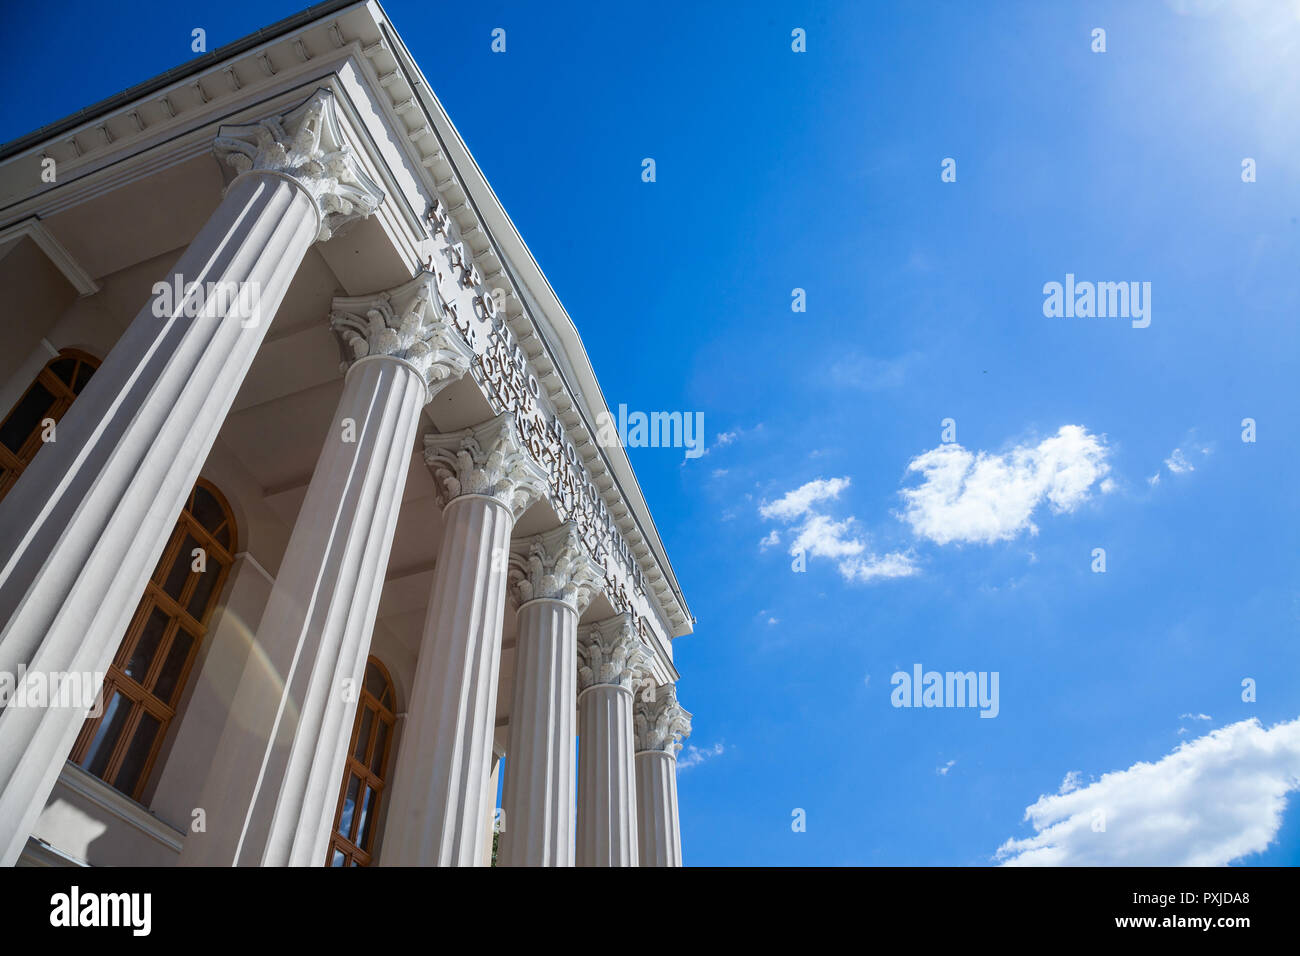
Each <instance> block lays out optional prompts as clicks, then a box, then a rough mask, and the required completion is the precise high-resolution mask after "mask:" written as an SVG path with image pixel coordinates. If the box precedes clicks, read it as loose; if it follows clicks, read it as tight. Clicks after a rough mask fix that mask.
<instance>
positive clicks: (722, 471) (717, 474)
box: [713, 468, 727, 478]
mask: <svg viewBox="0 0 1300 956" xmlns="http://www.w3.org/2000/svg"><path fill="white" fill-rule="evenodd" d="M726 474H727V469H726V468H714V469H713V477H714V478H723V477H726Z"/></svg>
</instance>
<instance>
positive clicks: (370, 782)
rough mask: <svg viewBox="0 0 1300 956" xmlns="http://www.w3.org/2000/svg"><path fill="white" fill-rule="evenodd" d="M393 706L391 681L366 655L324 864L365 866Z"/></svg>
mask: <svg viewBox="0 0 1300 956" xmlns="http://www.w3.org/2000/svg"><path fill="white" fill-rule="evenodd" d="M394 707H395V700H394V694H393V681H392V679H391V678H390V677H389V676H388V671H387V670H385V669H384V665H383V664H381V663H379V661H378V659H376V658H374V657H372V658H370V659H369V660H368V661H366V676H365V680H363V681H362V686H361V699H360V700H359V701H357V718H356V720H354V721H353V722H352V746H351V748H350V749H349V750H348V763H347V767H346V768H344V771H343V789H342V790H340V791H339V806H338V810H337V811H335V813H334V832H333V834H332V835H331V836H330V848H329V853H328V854H327V855H326V857H325V865H326V866H369V865H370V863H371V861H372V859H373V857H372V855H371V853H372V851H373V849H374V846H375V832H376V821H377V820H378V818H379V801H380V799H381V798H382V797H383V793H384V783H385V776H386V775H387V773H388V752H389V750H390V749H392V745H393V724H394V723H396V721H397V717H396V715H395V714H394V712H393V710H394Z"/></svg>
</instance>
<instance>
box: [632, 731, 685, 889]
mask: <svg viewBox="0 0 1300 956" xmlns="http://www.w3.org/2000/svg"><path fill="white" fill-rule="evenodd" d="M636 812H637V818H638V819H637V848H638V850H639V853H640V860H641V865H642V866H681V865H682V835H681V828H680V826H679V824H678V821H677V756H676V755H675V754H673V753H671V752H668V751H663V750H642V751H641V752H639V753H638V754H637V755H636Z"/></svg>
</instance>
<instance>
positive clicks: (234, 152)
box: [213, 89, 384, 242]
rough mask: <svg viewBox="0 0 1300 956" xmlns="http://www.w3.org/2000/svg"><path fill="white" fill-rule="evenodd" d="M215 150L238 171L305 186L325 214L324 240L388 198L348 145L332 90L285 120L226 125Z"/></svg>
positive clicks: (322, 220) (320, 238)
mask: <svg viewBox="0 0 1300 956" xmlns="http://www.w3.org/2000/svg"><path fill="white" fill-rule="evenodd" d="M213 151H214V152H215V153H216V154H217V158H218V159H219V160H221V161H222V162H223V163H224V164H225V165H227V166H229V167H230V168H231V169H233V170H234V171H235V172H236V173H246V172H250V171H253V170H264V171H266V172H271V173H278V174H280V175H282V176H288V177H289V178H290V179H292V180H294V181H295V182H296V183H298V184H299V185H300V186H302V188H303V189H304V190H305V191H306V192H307V194H308V195H310V196H311V197H312V199H313V200H315V202H316V210H317V212H319V213H320V223H321V225H320V232H319V233H318V234H317V236H316V238H317V240H318V241H320V242H324V241H325V240H326V239H328V238H329V237H330V236H332V235H333V234H334V233H335V232H337V231H338V230H339V228H340V227H341V226H343V225H345V224H346V223H349V222H351V221H352V220H354V219H364V218H365V217H366V216H369V215H370V214H371V213H372V212H374V211H375V210H376V209H378V208H379V204H380V203H381V202H382V201H383V199H384V191H383V190H382V189H380V188H379V187H378V186H377V185H376V184H375V183H374V181H373V180H371V179H370V177H369V176H367V175H366V174H365V172H364V171H363V170H362V169H361V165H360V164H359V163H358V162H357V157H356V155H355V154H354V153H353V152H352V147H350V146H348V145H347V143H346V142H345V141H344V137H343V131H342V129H341V128H340V127H339V121H338V116H337V115H336V113H335V105H334V94H333V93H331V92H330V91H329V90H324V89H322V90H317V91H316V92H315V93H313V94H312V95H311V96H310V97H308V99H307V100H306V102H304V103H301V104H299V105H298V106H295V107H294V108H293V109H291V110H289V111H288V112H287V113H284V114H283V115H281V116H272V117H270V118H268V119H264V120H261V121H260V122H257V123H245V124H241V125H238V126H223V127H221V128H220V129H219V130H218V131H217V139H216V142H215V143H214V144H213Z"/></svg>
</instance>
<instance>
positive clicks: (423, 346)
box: [330, 272, 474, 400]
mask: <svg viewBox="0 0 1300 956" xmlns="http://www.w3.org/2000/svg"><path fill="white" fill-rule="evenodd" d="M436 282H437V280H436V278H435V277H434V276H433V274H432V273H429V272H420V273H419V274H418V275H416V277H415V278H414V279H412V280H410V281H409V282H406V283H404V284H402V285H400V286H398V287H397V288H396V289H390V290H389V291H388V292H382V293H380V294H379V295H371V296H340V297H339V298H336V299H335V300H334V301H333V303H331V306H330V328H331V329H333V330H334V331H335V332H337V333H338V336H339V338H340V339H341V340H342V341H343V345H344V347H345V348H346V349H347V350H348V352H349V353H351V356H352V358H351V361H348V362H344V366H345V367H347V366H350V365H351V364H352V363H353V362H355V361H357V360H358V359H362V358H366V357H367V356H372V355H388V356H392V357H393V358H397V359H401V360H403V361H404V362H407V363H408V364H410V365H412V366H413V367H414V368H415V370H416V371H418V372H419V373H420V375H421V376H422V377H423V378H424V382H425V384H426V385H427V386H428V387H429V399H430V400H432V398H433V396H434V395H436V394H437V393H438V392H439V391H440V390H441V389H442V388H443V386H445V385H448V384H450V383H451V382H454V381H455V380H456V379H458V378H460V377H461V376H462V375H464V374H465V371H466V370H467V369H468V368H469V363H470V361H471V360H472V359H473V358H474V350H473V349H471V348H470V347H469V346H468V345H467V344H466V343H465V340H464V339H462V338H461V336H460V333H459V332H457V331H456V328H455V326H453V325H452V324H451V322H450V320H449V319H448V318H447V315H446V314H445V313H444V312H443V310H442V302H441V299H440V298H439V296H438V290H437V286H436V285H435V283H436Z"/></svg>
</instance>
